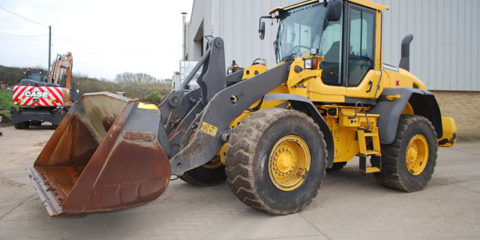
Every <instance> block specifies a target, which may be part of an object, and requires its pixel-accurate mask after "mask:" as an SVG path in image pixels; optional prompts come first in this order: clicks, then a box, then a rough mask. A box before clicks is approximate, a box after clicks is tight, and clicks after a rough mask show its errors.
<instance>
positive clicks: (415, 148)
mask: <svg viewBox="0 0 480 240" xmlns="http://www.w3.org/2000/svg"><path fill="white" fill-rule="evenodd" d="M436 159H437V138H436V133H435V129H434V127H433V125H432V123H431V122H430V121H429V120H428V119H426V118H425V117H422V116H417V115H402V116H401V117H400V121H399V123H398V130H397V136H396V138H395V141H394V142H393V143H392V144H389V145H382V171H381V172H380V173H376V174H375V178H376V179H377V182H378V183H379V184H381V185H384V186H386V187H389V188H394V189H397V190H400V191H405V192H415V191H419V190H422V189H423V188H424V187H425V186H426V185H427V183H428V182H429V181H430V179H431V177H432V174H433V171H434V168H435V164H436Z"/></svg>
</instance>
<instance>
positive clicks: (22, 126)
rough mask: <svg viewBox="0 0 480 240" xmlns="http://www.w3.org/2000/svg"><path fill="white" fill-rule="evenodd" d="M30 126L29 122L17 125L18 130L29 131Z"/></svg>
mask: <svg viewBox="0 0 480 240" xmlns="http://www.w3.org/2000/svg"><path fill="white" fill-rule="evenodd" d="M29 126H30V123H29V122H21V123H17V124H15V128H16V129H28V127H29Z"/></svg>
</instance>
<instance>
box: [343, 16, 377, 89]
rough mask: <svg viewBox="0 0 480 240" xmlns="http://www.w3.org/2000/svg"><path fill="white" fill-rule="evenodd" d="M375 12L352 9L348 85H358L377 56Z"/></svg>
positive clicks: (371, 67)
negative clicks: (375, 49)
mask: <svg viewBox="0 0 480 240" xmlns="http://www.w3.org/2000/svg"><path fill="white" fill-rule="evenodd" d="M374 42H375V12H374V11H372V10H368V9H360V8H358V9H357V8H352V9H351V11H350V50H349V60H348V86H350V87H353V86H358V85H359V84H360V83H361V82H362V79H363V77H365V75H366V74H367V72H368V71H369V70H370V69H373V64H374V56H375V51H374V48H375V44H374Z"/></svg>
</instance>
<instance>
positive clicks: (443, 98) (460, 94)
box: [431, 91, 480, 137]
mask: <svg viewBox="0 0 480 240" xmlns="http://www.w3.org/2000/svg"><path fill="white" fill-rule="evenodd" d="M431 92H433V94H435V97H436V99H437V101H438V104H439V105H440V110H441V111H442V116H447V117H452V118H453V119H455V122H456V124H457V130H458V136H459V137H480V92H468V91H431Z"/></svg>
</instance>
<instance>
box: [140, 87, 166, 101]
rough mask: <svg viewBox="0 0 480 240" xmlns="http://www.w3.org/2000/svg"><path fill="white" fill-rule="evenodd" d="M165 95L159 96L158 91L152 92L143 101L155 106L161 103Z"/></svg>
mask: <svg viewBox="0 0 480 240" xmlns="http://www.w3.org/2000/svg"><path fill="white" fill-rule="evenodd" d="M164 97H165V95H163V94H161V93H160V91H157V90H156V91H154V92H152V93H150V94H149V95H148V96H147V97H145V99H143V100H144V101H146V102H149V103H153V104H155V105H158V104H160V103H161V102H162V101H163V98H164Z"/></svg>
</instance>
